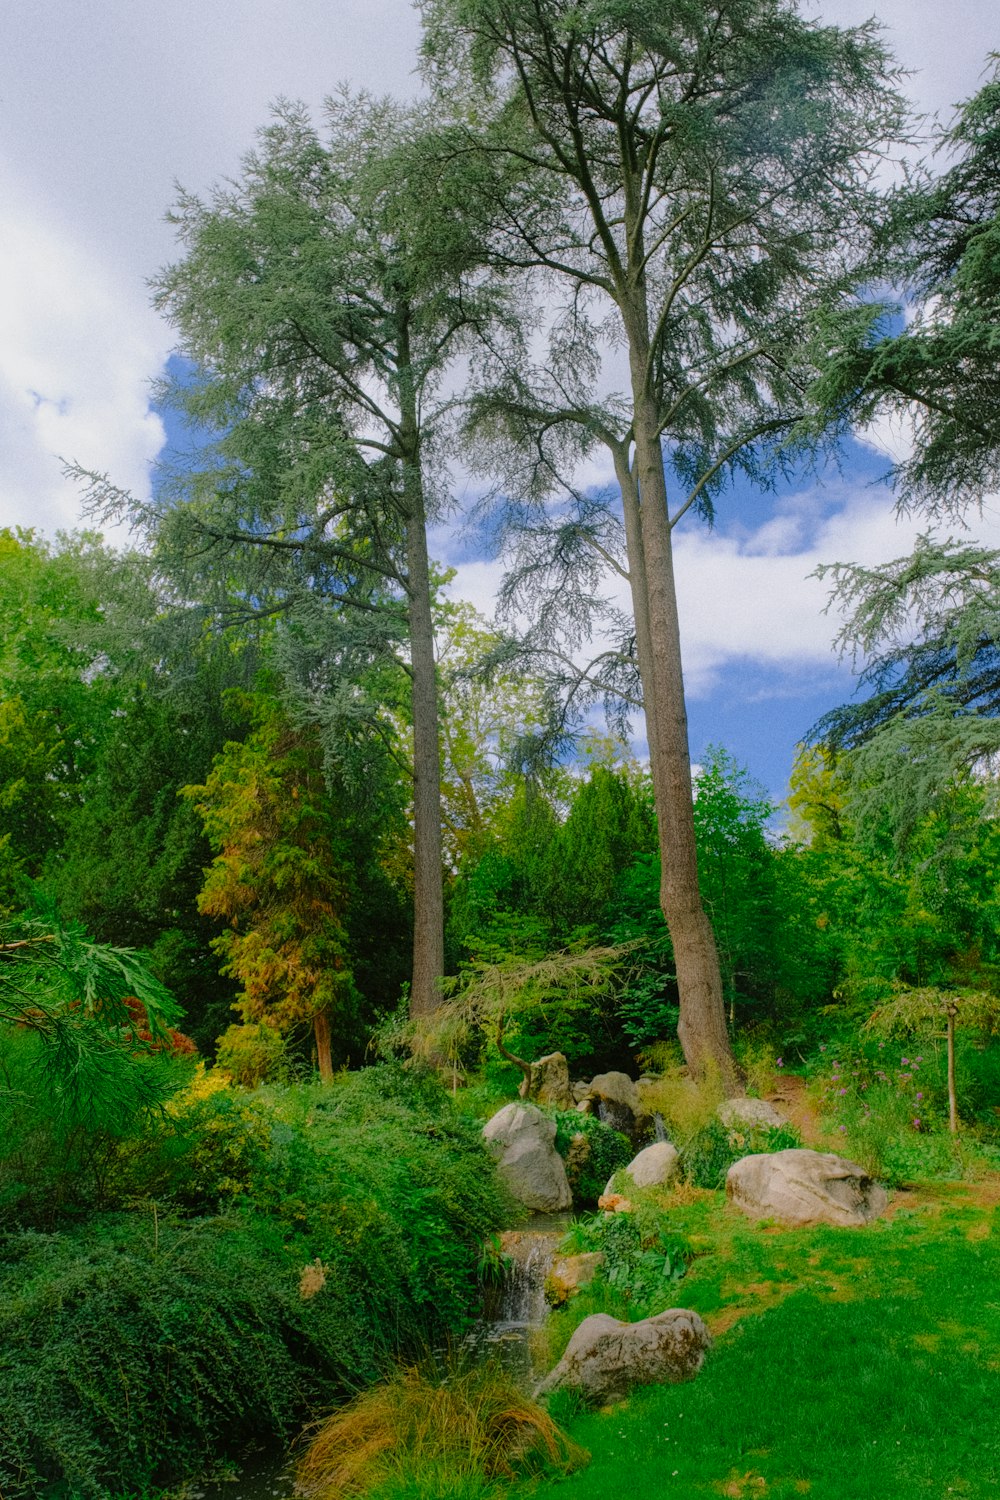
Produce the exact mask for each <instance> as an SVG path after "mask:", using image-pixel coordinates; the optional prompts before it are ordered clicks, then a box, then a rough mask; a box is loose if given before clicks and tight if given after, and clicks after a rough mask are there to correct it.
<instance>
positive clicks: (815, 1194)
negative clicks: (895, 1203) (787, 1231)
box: [726, 1150, 889, 1227]
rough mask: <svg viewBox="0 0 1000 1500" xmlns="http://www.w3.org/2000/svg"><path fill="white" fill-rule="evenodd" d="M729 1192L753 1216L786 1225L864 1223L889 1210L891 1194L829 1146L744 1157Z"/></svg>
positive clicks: (734, 1167)
mask: <svg viewBox="0 0 1000 1500" xmlns="http://www.w3.org/2000/svg"><path fill="white" fill-rule="evenodd" d="M726 1196H727V1198H730V1199H731V1200H732V1201H733V1203H735V1204H736V1206H737V1207H738V1208H741V1209H742V1210H743V1212H744V1213H745V1214H747V1215H748V1216H749V1217H750V1218H752V1219H765V1218H775V1219H781V1220H782V1221H783V1222H784V1223H786V1224H793V1225H799V1224H838V1225H844V1226H848V1227H860V1226H861V1225H863V1224H869V1223H871V1221H872V1219H877V1218H878V1217H879V1215H880V1214H882V1213H884V1212H885V1209H886V1207H887V1205H888V1202H889V1199H888V1195H887V1194H886V1191H885V1189H884V1188H883V1187H881V1186H880V1185H879V1183H877V1182H874V1181H873V1180H872V1178H871V1177H869V1176H868V1173H867V1172H866V1171H865V1169H864V1167H860V1166H858V1164H857V1162H853V1161H847V1160H845V1158H844V1157H842V1156H836V1155H834V1154H833V1153H832V1152H829V1151H805V1150H796V1151H775V1152H774V1153H773V1154H772V1155H762V1156H744V1157H743V1159H742V1161H737V1162H734V1163H733V1165H732V1166H731V1167H730V1168H729V1172H728V1174H727V1176H726Z"/></svg>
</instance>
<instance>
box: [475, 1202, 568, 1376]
mask: <svg viewBox="0 0 1000 1500" xmlns="http://www.w3.org/2000/svg"><path fill="white" fill-rule="evenodd" d="M568 1222H569V1217H568V1215H567V1216H561V1215H557V1214H551V1215H545V1216H544V1217H543V1216H542V1215H537V1216H536V1225H535V1226H532V1227H530V1228H525V1229H508V1230H506V1231H505V1233H504V1234H502V1235H501V1236H500V1249H501V1251H502V1253H503V1254H504V1256H505V1257H506V1262H507V1264H506V1271H505V1273H504V1275H503V1277H502V1279H501V1280H500V1281H498V1282H497V1284H496V1285H495V1286H493V1287H490V1288H489V1289H488V1290H487V1292H486V1296H485V1299H484V1305H483V1316H482V1320H481V1322H480V1323H479V1325H478V1327H476V1328H475V1329H474V1330H473V1331H472V1333H471V1334H469V1337H468V1339H467V1344H468V1345H469V1347H470V1348H473V1349H474V1350H475V1351H476V1353H477V1354H478V1355H479V1356H480V1357H481V1358H485V1357H488V1356H491V1355H492V1356H494V1357H497V1358H499V1359H500V1360H501V1361H502V1362H503V1363H504V1364H505V1365H506V1366H507V1367H508V1368H509V1369H510V1370H512V1371H513V1372H514V1373H515V1374H519V1375H523V1376H524V1377H525V1378H526V1379H527V1378H530V1376H531V1374H532V1369H531V1347H530V1340H531V1334H532V1332H533V1330H534V1329H536V1328H541V1327H542V1325H543V1323H544V1322H545V1319H546V1317H547V1315H548V1305H547V1303H546V1301H545V1278H546V1277H547V1276H548V1274H549V1271H550V1269H551V1267H552V1262H553V1260H554V1259H555V1254H556V1249H557V1247H558V1245H559V1241H560V1240H561V1239H562V1238H563V1236H564V1235H565V1233H566V1227H567V1224H568ZM536 1226H537V1227H536Z"/></svg>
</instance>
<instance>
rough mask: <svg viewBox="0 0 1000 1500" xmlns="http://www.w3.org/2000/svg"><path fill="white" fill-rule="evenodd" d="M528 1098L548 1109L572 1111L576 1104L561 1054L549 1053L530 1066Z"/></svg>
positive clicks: (567, 1070)
mask: <svg viewBox="0 0 1000 1500" xmlns="http://www.w3.org/2000/svg"><path fill="white" fill-rule="evenodd" d="M528 1098H529V1099H532V1100H534V1101H535V1102H536V1103H538V1104H542V1105H547V1106H548V1107H549V1108H550V1109H572V1108H573V1105H574V1103H575V1102H576V1101H575V1100H574V1097H573V1090H572V1089H571V1087H570V1082H569V1063H568V1062H567V1061H566V1059H565V1057H564V1056H563V1054H562V1053H561V1052H550V1053H549V1054H548V1056H547V1057H540V1058H539V1059H538V1061H537V1062H533V1063H532V1064H531V1078H530V1079H529V1081H528Z"/></svg>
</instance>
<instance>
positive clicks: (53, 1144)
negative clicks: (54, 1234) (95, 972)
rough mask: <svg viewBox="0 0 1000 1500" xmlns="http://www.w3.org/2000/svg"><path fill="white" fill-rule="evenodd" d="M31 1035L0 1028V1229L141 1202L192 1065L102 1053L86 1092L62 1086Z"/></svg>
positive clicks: (46, 1225)
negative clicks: (172, 1105) (171, 1107)
mask: <svg viewBox="0 0 1000 1500" xmlns="http://www.w3.org/2000/svg"><path fill="white" fill-rule="evenodd" d="M50 1063H51V1058H50V1055H49V1053H48V1051H47V1049H46V1048H45V1046H44V1045H43V1043H42V1042H41V1041H40V1040H39V1039H38V1037H36V1036H35V1035H33V1034H32V1033H31V1032H30V1031H23V1030H19V1029H18V1028H16V1027H4V1028H0V1226H15V1225H18V1226H21V1227H24V1228H39V1229H51V1228H53V1227H55V1225H57V1224H58V1223H60V1222H62V1221H63V1220H65V1219H67V1218H73V1217H76V1218H78V1217H79V1216H80V1214H82V1213H84V1212H87V1211H90V1210H94V1209H97V1210H107V1209H115V1208H121V1207H125V1206H128V1205H129V1204H131V1203H133V1202H134V1201H135V1200H136V1198H137V1197H138V1198H142V1197H145V1195H146V1192H147V1183H148V1179H149V1174H150V1172H151V1171H154V1170H155V1162H156V1161H157V1159H158V1157H159V1154H160V1151H161V1147H162V1143H163V1133H164V1118H165V1116H164V1107H165V1105H166V1104H167V1102H168V1101H169V1099H170V1098H171V1096H172V1095H174V1094H175V1093H176V1092H177V1091H178V1090H180V1089H181V1088H182V1087H183V1085H184V1084H185V1083H186V1082H187V1080H188V1079H189V1078H190V1076H191V1072H192V1064H191V1063H190V1062H188V1061H185V1060H179V1059H177V1058H174V1057H171V1056H169V1055H165V1054H163V1053H142V1052H138V1053H134V1054H129V1053H128V1052H126V1051H125V1050H124V1049H123V1048H121V1047H114V1048H108V1049H107V1050H106V1051H105V1053H104V1054H103V1055H102V1057H101V1059H100V1066H96V1065H95V1063H94V1059H91V1064H92V1065H91V1069H90V1073H89V1075H88V1077H89V1079H90V1084H89V1086H88V1088H87V1089H86V1091H85V1092H83V1093H81V1091H80V1090H78V1089H76V1088H73V1087H71V1086H68V1087H64V1086H62V1084H61V1081H60V1077H59V1074H58V1073H53V1071H52V1069H51V1067H50Z"/></svg>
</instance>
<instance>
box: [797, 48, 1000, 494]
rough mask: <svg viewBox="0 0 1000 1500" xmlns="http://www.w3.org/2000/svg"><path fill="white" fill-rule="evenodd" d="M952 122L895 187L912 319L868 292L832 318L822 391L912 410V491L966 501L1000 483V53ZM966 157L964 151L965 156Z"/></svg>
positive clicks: (844, 406) (896, 232)
mask: <svg viewBox="0 0 1000 1500" xmlns="http://www.w3.org/2000/svg"><path fill="white" fill-rule="evenodd" d="M991 61H992V63H993V67H992V70H991V76H990V77H989V78H988V80H987V82H986V83H985V84H984V85H983V87H982V88H981V89H980V90H979V91H978V92H977V93H976V94H974V95H973V97H972V98H971V99H968V100H966V102H965V103H964V104H963V105H962V107H961V109H960V110H959V112H958V115H957V118H956V119H955V121H954V122H953V123H952V124H951V126H950V127H949V128H947V129H945V130H943V131H941V132H940V134H939V137H938V140H937V142H936V145H937V155H936V160H937V161H940V160H941V159H942V157H944V158H945V159H947V157H949V156H950V157H951V158H952V159H953V164H952V165H951V166H949V167H947V168H946V169H945V170H944V171H940V170H938V171H937V172H936V173H935V171H934V170H933V169H928V168H924V169H923V170H922V171H921V172H919V173H917V174H915V176H914V178H913V179H911V181H910V182H909V183H908V184H907V185H906V187H905V188H903V189H901V190H900V191H899V192H898V193H897V194H896V196H895V201H894V213H893V215H892V218H891V219H890V221H889V224H888V226H887V231H886V242H887V245H886V249H887V267H886V270H887V273H888V274H889V275H890V276H892V277H893V278H894V279H895V280H897V282H902V283H903V284H904V285H906V287H907V288H908V290H909V292H910V293H911V297H912V301H911V305H910V307H909V308H908V317H907V320H906V326H905V328H904V329H903V330H902V331H900V332H896V333H893V334H892V335H890V336H887V335H886V320H885V313H886V309H885V307H884V306H880V305H879V304H873V303H871V302H870V301H869V302H862V303H861V304H860V306H857V307H856V308H855V309H854V310H853V316H852V317H851V318H850V319H849V320H847V322H846V324H844V332H845V333H846V334H847V335H848V336H846V337H845V336H843V334H842V335H841V337H839V338H838V337H837V336H836V334H834V336H833V337H832V338H831V336H830V334H831V330H828V329H824V330H823V331H822V333H821V338H822V339H823V342H824V350H825V356H826V357H825V360H824V363H823V367H822V375H821V379H820V382H819V385H818V387H817V392H818V395H819V397H820V400H821V402H822V404H823V405H825V406H827V407H830V406H833V407H838V406H839V408H840V410H841V411H842V413H843V414H844V415H845V416H847V417H849V419H850V420H852V421H858V420H860V421H862V422H865V421H871V420H872V419H873V418H875V417H876V416H880V415H885V414H890V415H893V416H896V417H902V418H904V419H908V420H912V422H913V424H914V450H913V454H912V456H911V457H909V458H907V459H906V460H905V461H904V462H903V463H901V464H900V465H899V466H898V467H897V471H896V477H897V480H898V482H899V485H900V493H901V497H902V500H903V503H904V504H906V505H908V506H910V505H919V507H920V508H921V509H923V510H926V511H928V512H929V513H930V514H932V515H940V514H942V513H946V512H949V511H951V512H954V511H956V510H958V511H961V510H962V509H964V507H966V506H967V505H969V504H970V503H976V502H980V501H981V500H982V498H983V496H984V495H985V494H988V493H990V492H991V491H995V490H996V488H997V486H998V484H1000V377H998V374H997V356H998V352H1000V331H998V329H1000V68H998V63H1000V59H998V58H997V57H996V56H994V57H993V58H992V59H991ZM956 158H957V159H956Z"/></svg>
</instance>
